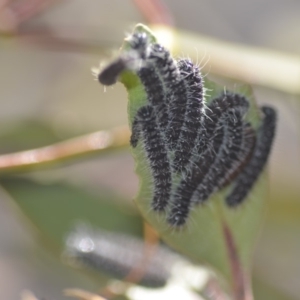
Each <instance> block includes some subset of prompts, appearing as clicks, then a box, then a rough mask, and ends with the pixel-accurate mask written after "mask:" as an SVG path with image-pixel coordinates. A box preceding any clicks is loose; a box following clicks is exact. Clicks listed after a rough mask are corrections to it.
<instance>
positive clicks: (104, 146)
mask: <svg viewBox="0 0 300 300" xmlns="http://www.w3.org/2000/svg"><path fill="white" fill-rule="evenodd" d="M129 136H130V132H129V129H128V127H125V126H124V127H118V128H115V129H112V130H109V131H105V130H102V131H98V132H94V133H91V134H88V135H84V136H81V137H77V138H74V139H70V140H67V141H64V142H61V143H57V144H53V145H51V146H47V147H42V148H37V149H31V150H27V151H21V152H16V153H10V154H4V155H1V156H0V173H1V172H16V171H28V170H31V169H36V168H39V167H43V166H45V165H48V164H53V163H58V162H62V161H65V160H67V159H71V158H76V157H81V156H83V155H88V154H93V153H99V152H103V151H107V150H112V149H118V148H121V147H124V146H127V145H128V141H129Z"/></svg>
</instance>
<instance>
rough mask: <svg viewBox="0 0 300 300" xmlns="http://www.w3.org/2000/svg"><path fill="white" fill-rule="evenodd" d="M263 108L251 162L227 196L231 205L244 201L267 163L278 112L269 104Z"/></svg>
mask: <svg viewBox="0 0 300 300" xmlns="http://www.w3.org/2000/svg"><path fill="white" fill-rule="evenodd" d="M261 110H262V112H263V114H264V117H263V122H262V125H261V127H260V128H259V129H258V133H257V141H256V146H255V148H254V151H253V154H252V156H251V158H250V160H249V162H248V163H247V165H246V166H245V167H244V169H243V170H242V171H241V173H240V174H239V176H238V177H237V179H236V181H235V184H234V188H233V190H232V191H231V193H230V194H229V195H228V196H227V197H226V203H227V204H228V205H229V206H237V205H238V204H240V203H241V202H242V201H243V199H244V198H245V197H246V196H247V194H248V193H249V191H250V190H251V188H252V186H253V184H254V183H255V181H256V180H257V178H258V176H259V175H260V173H261V172H262V170H263V168H264V166H265V164H266V163H267V159H268V157H269V153H270V150H271V146H272V143H273V139H274V136H275V128H276V112H275V110H274V109H273V108H271V107H268V106H263V107H262V108H261Z"/></svg>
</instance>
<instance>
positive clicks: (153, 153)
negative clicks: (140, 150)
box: [131, 105, 171, 211]
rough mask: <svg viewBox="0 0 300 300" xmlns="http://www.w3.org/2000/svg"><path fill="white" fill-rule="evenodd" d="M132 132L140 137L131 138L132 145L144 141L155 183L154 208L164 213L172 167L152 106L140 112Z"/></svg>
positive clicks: (169, 190)
mask: <svg viewBox="0 0 300 300" xmlns="http://www.w3.org/2000/svg"><path fill="white" fill-rule="evenodd" d="M132 132H133V136H138V137H137V138H131V145H132V146H133V147H135V146H136V145H137V143H136V141H137V140H139V139H141V140H142V142H143V147H144V149H145V152H146V155H147V158H148V159H149V163H150V166H151V170H152V175H153V181H154V196H153V200H152V208H153V209H154V210H155V211H163V210H164V209H165V208H166V206H167V204H168V201H169V198H170V193H171V167H170V164H169V159H168V154H167V149H166V146H165V144H164V143H163V140H162V137H161V134H160V131H159V127H158V126H157V122H156V117H155V114H154V109H153V107H152V106H150V105H147V106H143V107H141V108H140V109H139V110H138V112H137V114H136V117H135V120H134V123H133V128H132ZM133 140H134V142H133Z"/></svg>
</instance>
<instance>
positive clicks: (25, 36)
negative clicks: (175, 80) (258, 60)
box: [0, 0, 300, 300]
mask: <svg viewBox="0 0 300 300" xmlns="http://www.w3.org/2000/svg"><path fill="white" fill-rule="evenodd" d="M22 2H24V3H26V2H27V4H28V10H30V9H31V10H32V11H34V8H33V7H34V6H35V5H39V4H38V2H39V1H37V0H18V1H17V0H16V1H11V3H12V5H13V6H15V9H16V10H17V9H18V5H20V4H21V3H22ZM45 3H46V4H49V5H48V6H47V7H46V5H45V7H43V6H41V7H40V9H36V12H35V13H33V14H32V16H30V17H29V15H30V14H27V15H28V17H27V15H26V11H25V13H24V12H19V15H18V17H19V18H20V20H22V22H21V23H20V24H18V22H17V19H16V15H14V14H13V13H12V11H9V10H5V9H3V7H4V4H5V1H4V0H2V1H0V29H1V31H2V34H0V76H1V84H0V87H1V88H0V101H1V102H0V105H1V109H0V124H1V126H0V151H1V153H10V152H16V151H20V150H26V149H31V148H34V147H40V146H46V145H49V144H51V143H54V142H58V141H62V140H65V139H68V138H71V137H75V136H78V135H82V134H86V133H90V132H93V131H97V130H100V129H109V128H112V127H115V126H119V125H124V124H127V114H126V106H127V100H126V97H127V96H126V92H125V89H124V88H123V87H122V86H121V85H119V84H117V85H115V86H113V87H110V88H107V89H106V90H105V89H104V88H103V87H102V86H100V85H99V84H98V83H97V81H95V80H94V78H93V77H92V75H91V68H92V67H94V66H96V67H97V66H99V62H105V61H107V60H109V58H110V57H111V56H112V55H113V53H115V52H116V50H117V49H118V48H119V47H120V44H121V41H122V40H123V37H124V34H125V33H127V32H130V31H131V30H132V28H133V26H134V24H136V23H137V22H145V20H144V19H143V16H142V15H141V13H140V12H139V10H138V9H137V7H136V6H135V5H134V2H133V1H129V0H122V1H118V0H98V1H91V0H85V1H79V0H60V1H45ZM164 3H165V5H166V6H167V7H168V9H169V10H170V12H171V14H172V15H173V18H174V23H175V25H176V27H177V28H179V29H184V30H189V31H191V32H194V33H200V34H204V35H207V36H211V37H214V38H217V39H221V40H224V41H228V42H238V43H243V44H245V45H250V46H251V45H252V46H260V47H266V48H269V49H272V50H278V51H283V52H286V53H287V54H291V55H297V56H298V57H299V55H300V38H299V37H300V2H299V1H294V0H260V1H258V0H253V1H238V0H227V1H221V0H210V1H209V0H186V1H179V0H164ZM1 7H2V9H1ZM24 16H25V17H24ZM22 18H23V19H24V21H23V19H22ZM16 28H17V30H16ZM12 32H13V33H12ZM195 51H197V50H195ZM200 53H201V52H200ZM183 55H184V53H183ZM199 60H201V57H200V59H199ZM209 63H210V62H209V60H208V62H207V65H206V69H207V70H209ZM255 67H256V66H255V65H254V66H253V68H254V69H255ZM281 75H282V77H286V76H287V75H288V74H281ZM299 85H300V78H299ZM253 88H254V93H255V96H256V98H257V101H258V102H259V103H261V104H262V103H268V104H271V105H272V106H274V107H275V108H276V109H277V110H278V114H279V122H278V131H277V136H276V141H275V145H274V148H273V152H272V156H271V159H270V164H269V169H270V184H269V185H270V197H269V199H268V207H267V212H266V219H265V222H264V226H263V229H262V232H261V235H260V238H259V241H258V244H257V247H256V251H255V256H254V291H255V295H256V299H300V284H299V283H300V259H299V253H300V121H299V120H300V97H299V95H293V94H288V93H283V92H281V91H278V90H276V89H270V88H266V87H262V86H254V87H253ZM1 183H2V187H0V299H3V300H4V299H12V300H17V299H20V293H21V291H22V290H24V289H30V290H32V291H34V292H35V293H36V294H37V295H38V296H39V297H43V299H47V300H52V299H53V300H58V299H65V298H64V297H63V296H62V294H61V291H62V290H63V289H64V288H66V287H81V288H85V289H88V290H92V291H97V289H99V285H101V286H102V285H103V284H102V283H100V281H99V282H97V281H96V280H93V281H91V280H90V278H89V277H88V276H86V275H82V274H81V273H80V272H77V271H75V270H74V269H72V268H70V267H68V266H66V265H65V264H64V263H63V262H62V261H61V259H60V255H59V253H60V248H59V245H60V246H61V244H62V241H63V239H64V237H65V235H66V232H67V231H68V230H69V229H70V222H69V221H70V220H77V219H83V220H89V222H92V223H93V224H97V225H98V226H101V227H103V228H106V229H110V230H114V231H124V232H130V233H134V234H136V235H141V233H142V226H141V223H142V222H141V219H140V217H139V214H138V212H137V211H136V209H135V207H134V205H133V203H132V199H133V197H134V195H135V193H136V191H137V187H138V180H137V177H136V176H135V174H134V163H133V159H132V157H131V155H130V153H129V150H128V149H123V150H118V151H113V152H109V153H105V154H101V155H94V156H91V157H86V158H84V159H81V160H77V161H75V162H72V163H68V164H65V165H62V166H61V165H57V166H55V167H53V168H46V169H45V170H40V171H34V172H28V173H20V174H18V173H16V174H14V175H12V174H10V175H7V174H4V175H1ZM16 203H18V205H19V206H18V205H16ZM84 203H87V204H89V205H90V206H89V207H98V206H97V205H99V203H101V204H100V205H101V210H100V211H99V212H98V211H96V212H95V210H93V209H85V208H84ZM20 207H21V208H22V209H24V210H25V211H27V212H30V213H29V215H30V214H32V218H33V220H34V221H36V222H40V223H41V224H42V225H41V228H39V229H42V230H43V234H44V236H43V235H41V234H40V232H39V231H38V230H37V228H36V227H34V226H33V225H32V224H31V223H30V222H29V221H28V220H27V219H25V218H24V216H23V215H22V214H21V210H20V209H19V208H20ZM119 214H120V215H119Z"/></svg>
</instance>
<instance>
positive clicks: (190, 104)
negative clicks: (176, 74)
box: [173, 59, 204, 172]
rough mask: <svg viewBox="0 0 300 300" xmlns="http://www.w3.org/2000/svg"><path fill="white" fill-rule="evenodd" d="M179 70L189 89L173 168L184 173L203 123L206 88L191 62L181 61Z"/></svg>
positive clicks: (196, 68) (198, 71)
mask: <svg viewBox="0 0 300 300" xmlns="http://www.w3.org/2000/svg"><path fill="white" fill-rule="evenodd" d="M178 68H179V71H180V74H181V76H182V78H183V79H182V80H183V82H184V83H185V85H186V87H187V104H186V112H185V118H184V123H183V126H182V130H181V133H180V136H179V141H178V144H177V146H176V149H175V157H174V162H173V167H174V170H175V171H176V172H182V171H183V170H184V167H185V166H186V165H187V163H188V161H189V158H190V157H191V154H192V153H191V151H192V149H193V148H194V146H195V142H196V138H197V135H198V133H199V130H200V127H201V123H202V121H203V117H202V112H203V108H204V103H203V102H204V87H203V80H202V76H201V74H200V70H199V68H198V67H196V66H195V65H194V64H193V63H192V62H191V61H190V60H188V59H182V60H180V61H179V62H178Z"/></svg>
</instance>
